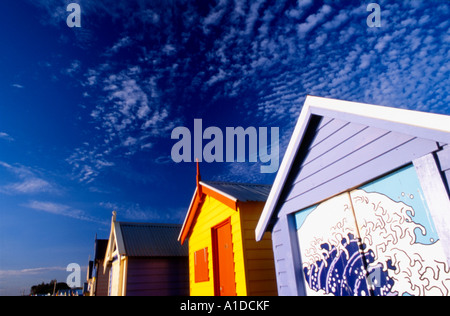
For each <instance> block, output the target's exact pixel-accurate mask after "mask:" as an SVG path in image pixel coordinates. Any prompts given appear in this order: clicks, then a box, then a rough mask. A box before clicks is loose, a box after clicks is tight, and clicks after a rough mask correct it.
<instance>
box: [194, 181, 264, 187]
mask: <svg viewBox="0 0 450 316" xmlns="http://www.w3.org/2000/svg"><path fill="white" fill-rule="evenodd" d="M202 182H204V183H206V184H224V185H245V186H260V187H271V186H272V185H271V184H261V183H244V182H226V181H202Z"/></svg>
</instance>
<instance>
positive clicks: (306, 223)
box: [256, 96, 450, 296]
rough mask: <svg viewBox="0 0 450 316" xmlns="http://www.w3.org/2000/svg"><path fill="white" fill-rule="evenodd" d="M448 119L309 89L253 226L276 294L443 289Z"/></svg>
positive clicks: (449, 240) (448, 240)
mask: <svg viewBox="0 0 450 316" xmlns="http://www.w3.org/2000/svg"><path fill="white" fill-rule="evenodd" d="M449 144H450V117H449V116H445V115H437V114H431V113H423V112H417V111H409V110H404V109H398V108H390V107H382V106H374V105H368V104H362V103H355V102H346V101H339V100H332V99H325V98H319V97H312V96H308V97H307V99H306V101H305V105H304V107H303V110H302V113H301V115H300V118H299V120H298V123H297V126H296V128H295V130H294V134H293V136H292V139H291V141H290V144H289V146H288V148H287V151H286V154H285V157H284V159H283V162H282V164H281V166H280V170H279V172H278V174H277V177H276V179H275V182H274V185H273V187H272V190H271V192H270V195H269V197H268V200H267V203H266V206H265V208H264V210H263V214H262V216H261V218H260V221H259V223H258V226H257V229H256V238H257V240H261V239H262V238H263V236H264V233H265V232H266V231H269V232H272V242H273V249H274V257H275V262H276V272H277V284H278V291H279V294H280V295H405V296H407V295H450V268H449V263H450V230H449V227H450V202H449V185H448V184H449V180H450V147H449Z"/></svg>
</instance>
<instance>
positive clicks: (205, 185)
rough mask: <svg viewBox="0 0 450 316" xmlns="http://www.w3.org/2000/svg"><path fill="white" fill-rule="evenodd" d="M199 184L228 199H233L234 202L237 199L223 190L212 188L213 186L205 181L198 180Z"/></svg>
mask: <svg viewBox="0 0 450 316" xmlns="http://www.w3.org/2000/svg"><path fill="white" fill-rule="evenodd" d="M200 185H201V186H202V187H205V188H208V189H210V190H212V191H214V192H217V193H218V194H220V195H222V196H224V197H226V198H227V199H229V200H232V201H234V202H237V201H238V199H237V198H235V197H234V196H231V195H229V194H227V193H225V192H223V191H220V190H218V189H216V188H214V187H212V186H210V185H208V184H206V183H205V182H202V181H200Z"/></svg>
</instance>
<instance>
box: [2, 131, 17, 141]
mask: <svg viewBox="0 0 450 316" xmlns="http://www.w3.org/2000/svg"><path fill="white" fill-rule="evenodd" d="M0 139H2V140H6V141H7V142H12V141H14V138H12V137H11V136H9V135H8V134H7V133H4V132H0Z"/></svg>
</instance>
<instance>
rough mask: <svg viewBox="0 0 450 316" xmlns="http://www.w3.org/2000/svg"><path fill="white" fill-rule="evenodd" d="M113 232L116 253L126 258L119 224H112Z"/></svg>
mask: <svg viewBox="0 0 450 316" xmlns="http://www.w3.org/2000/svg"><path fill="white" fill-rule="evenodd" d="M114 232H115V235H116V243H117V251H118V252H119V255H121V256H126V249H125V244H124V241H123V236H122V229H121V228H120V222H114Z"/></svg>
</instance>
